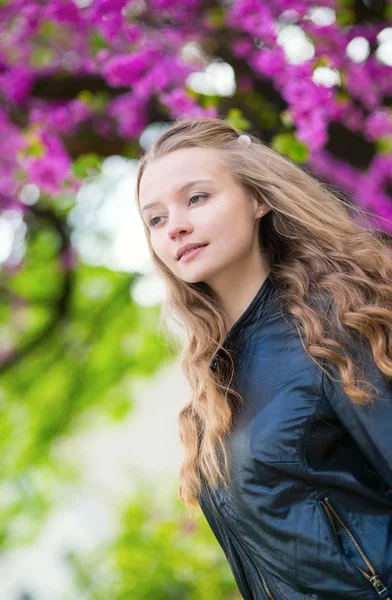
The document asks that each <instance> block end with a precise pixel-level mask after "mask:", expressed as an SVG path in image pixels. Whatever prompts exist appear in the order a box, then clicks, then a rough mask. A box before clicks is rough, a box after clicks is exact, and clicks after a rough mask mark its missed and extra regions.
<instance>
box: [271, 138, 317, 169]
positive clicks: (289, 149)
mask: <svg viewBox="0 0 392 600" xmlns="http://www.w3.org/2000/svg"><path fill="white" fill-rule="evenodd" d="M271 146H272V148H273V149H274V150H276V151H277V152H279V153H280V154H286V155H287V156H288V157H289V158H290V159H291V160H293V161H295V162H297V163H305V162H306V161H307V159H308V156H309V152H308V149H307V147H306V145H305V144H303V143H302V142H300V141H299V140H298V139H297V138H296V137H295V135H294V133H293V132H290V131H287V132H285V133H279V134H278V135H275V136H274V137H273V138H272V143H271Z"/></svg>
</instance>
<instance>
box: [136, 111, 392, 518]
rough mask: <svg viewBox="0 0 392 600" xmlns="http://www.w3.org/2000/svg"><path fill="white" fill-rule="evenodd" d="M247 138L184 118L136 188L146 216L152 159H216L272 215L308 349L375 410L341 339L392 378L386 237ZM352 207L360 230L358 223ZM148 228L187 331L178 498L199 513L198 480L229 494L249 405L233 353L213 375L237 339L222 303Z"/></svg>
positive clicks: (277, 268) (275, 255) (281, 272)
mask: <svg viewBox="0 0 392 600" xmlns="http://www.w3.org/2000/svg"><path fill="white" fill-rule="evenodd" d="M240 134H241V131H237V130H236V129H235V128H234V127H232V126H231V125H229V124H228V123H227V122H225V121H224V120H223V119H221V118H204V117H201V118H190V119H179V120H177V122H175V123H174V125H173V126H171V127H169V128H168V129H166V130H165V131H164V132H163V133H162V134H161V135H160V136H159V137H158V138H157V139H156V140H155V142H154V144H153V145H152V147H151V148H150V150H149V151H146V152H145V153H144V154H143V155H142V157H141V160H140V164H139V170H138V175H137V184H136V198H137V204H138V209H139V213H140V216H141V212H140V201H139V188H140V181H141V178H142V176H143V172H144V169H145V168H146V165H147V164H148V162H149V161H150V160H151V159H152V160H156V159H159V158H160V157H163V156H165V155H167V154H169V153H170V152H173V151H174V150H178V149H180V148H192V147H198V148H210V149H214V150H216V153H217V158H218V159H219V160H223V161H224V163H223V164H224V165H226V166H227V167H228V168H229V169H230V172H231V173H232V175H233V176H234V177H235V179H236V181H237V182H238V183H239V184H240V185H241V186H243V189H245V190H246V191H247V192H248V194H249V195H250V196H252V197H254V198H257V199H259V200H260V203H261V202H263V201H264V202H265V203H266V204H267V205H268V206H269V207H270V210H269V212H268V213H267V214H266V215H265V216H264V217H263V218H262V219H260V226H259V227H260V228H259V235H260V248H262V249H263V251H264V252H265V255H266V257H267V259H268V261H269V265H270V268H271V271H270V273H271V275H272V276H273V279H274V280H275V281H276V283H277V284H278V285H279V288H280V290H282V292H281V293H283V296H284V302H285V308H286V310H287V311H288V313H289V314H290V315H291V317H292V318H293V322H294V324H295V326H296V328H297V330H298V333H299V336H300V337H301V333H300V329H299V327H298V326H297V323H298V325H299V326H300V327H302V328H303V332H304V334H305V341H304V342H302V339H301V342H302V343H303V345H304V348H305V350H306V351H307V353H308V354H309V355H310V356H311V357H312V359H313V360H315V359H316V358H321V359H326V360H328V361H332V363H335V365H337V367H338V370H339V372H340V374H341V376H342V384H343V388H344V391H345V392H346V393H347V394H348V395H349V396H350V398H351V400H352V401H353V402H355V403H358V404H365V403H367V402H370V401H372V400H373V398H372V396H371V394H370V393H369V392H367V391H366V390H363V389H361V388H360V387H359V386H358V385H357V384H358V382H359V379H360V378H361V377H362V373H359V372H358V370H357V365H354V364H353V362H352V360H351V359H350V356H349V354H348V353H347V352H346V351H345V347H344V346H343V345H342V344H341V341H342V340H343V339H344V338H345V334H346V333H347V331H349V332H351V333H353V332H354V333H355V332H358V333H359V334H363V336H364V337H365V338H366V339H367V340H368V341H369V343H370V346H371V350H372V354H373V357H374V359H375V361H376V364H377V366H378V367H379V369H380V370H381V372H382V373H383V374H384V375H386V376H388V377H391V376H392V360H391V359H390V358H389V357H388V356H387V349H389V350H390V349H391V347H392V345H391V344H392V333H391V332H392V290H391V275H392V258H391V256H390V254H389V252H388V248H387V246H386V245H384V243H383V240H382V235H381V234H380V233H379V232H378V231H377V230H376V229H375V228H373V229H371V227H367V226H366V225H365V224H364V223H365V217H366V213H365V211H364V210H362V209H360V208H359V207H355V206H354V205H351V204H349V203H346V201H344V200H343V199H342V197H341V194H340V192H339V191H337V190H335V189H333V187H332V186H329V185H327V184H324V183H322V182H320V181H318V180H317V179H316V178H315V177H313V176H312V175H311V174H309V173H308V172H307V171H306V170H305V168H301V167H299V166H298V165H296V164H294V163H293V162H291V161H290V160H289V159H287V158H285V157H283V156H281V155H280V154H278V153H277V152H275V151H274V150H272V149H271V148H270V147H268V146H267V145H266V144H264V143H262V142H261V141H260V140H259V139H258V138H257V137H255V136H253V135H250V134H249V137H250V139H251V144H250V145H249V146H247V147H242V146H241V145H240V144H239V143H237V139H238V136H239V135H240ZM350 209H351V211H352V212H353V213H354V214H355V213H356V214H357V216H358V222H355V221H354V220H353V219H352V218H351V216H350V214H349V213H350ZM142 221H143V219H142ZM360 221H361V223H362V224H360ZM143 225H144V228H145V233H146V237H147V242H148V245H149V248H150V252H151V257H152V261H153V264H154V265H155V267H156V269H157V271H158V274H159V275H160V276H162V278H163V280H164V282H165V284H166V289H167V296H166V301H165V303H164V305H163V310H162V318H163V316H164V315H165V314H166V312H170V313H171V314H172V315H173V316H174V318H175V319H176V320H177V321H178V322H179V323H180V324H181V326H182V327H183V329H184V330H185V332H186V343H185V344H184V345H183V347H182V349H181V354H180V364H181V368H182V370H183V372H184V374H185V376H186V378H187V380H188V382H189V384H190V388H191V391H192V396H191V399H190V401H189V402H188V403H187V404H186V405H185V406H184V408H183V409H182V410H181V412H180V414H179V432H180V439H181V443H182V444H183V447H184V450H185V456H184V460H183V463H182V466H181V469H180V486H179V498H180V500H181V501H182V502H184V503H185V505H186V506H187V507H188V509H189V510H190V512H191V513H192V512H193V508H195V507H196V506H197V505H198V494H199V493H200V490H201V479H200V472H199V470H200V471H202V473H203V475H204V476H205V477H206V478H207V480H208V481H209V482H210V483H211V484H212V485H213V486H217V485H219V484H222V485H224V486H227V485H228V484H229V480H230V477H229V470H228V457H227V454H226V450H225V444H224V442H225V438H226V437H227V435H228V434H229V433H230V431H231V428H232V424H233V410H234V408H235V407H236V406H237V408H238V406H240V405H241V403H242V402H243V398H241V395H240V394H239V393H238V391H236V390H235V389H234V387H231V385H230V384H231V383H232V380H233V375H234V361H233V358H232V356H231V355H230V352H229V351H228V350H227V349H223V351H224V352H225V354H226V355H227V357H228V358H229V362H230V365H231V368H230V369H229V373H228V375H229V380H228V381H226V380H225V378H224V377H222V375H221V374H219V369H218V371H217V372H215V373H214V372H212V371H211V369H210V367H209V365H210V360H211V358H212V356H213V354H214V353H215V352H216V351H217V350H218V349H219V348H221V349H222V348H223V347H222V342H223V340H224V337H225V334H226V332H227V329H228V327H227V321H226V318H225V316H224V313H223V311H222V307H221V306H220V303H219V301H218V299H217V297H216V295H215V294H214V293H213V291H212V290H211V289H210V287H209V286H208V285H207V284H205V283H204V282H199V283H195V284H193V283H187V282H184V281H182V280H181V279H179V278H178V277H177V276H176V275H175V274H174V273H173V272H172V271H170V269H169V268H168V267H167V266H166V265H165V264H164V263H163V262H162V261H161V259H160V258H159V256H157V254H156V253H155V252H154V250H153V247H152V245H151V241H150V230H149V228H148V226H147V225H146V223H145V222H144V221H143ZM317 299H318V300H317ZM347 328H348V329H347ZM339 352H342V354H340V353H339ZM315 362H316V363H317V364H318V365H319V366H320V367H321V368H323V367H322V366H321V365H320V363H318V362H317V360H315ZM354 367H355V368H354ZM323 370H324V369H323ZM360 376H361V377H360ZM226 379H227V376H226ZM229 398H230V401H229ZM220 457H221V458H222V460H221V459H220Z"/></svg>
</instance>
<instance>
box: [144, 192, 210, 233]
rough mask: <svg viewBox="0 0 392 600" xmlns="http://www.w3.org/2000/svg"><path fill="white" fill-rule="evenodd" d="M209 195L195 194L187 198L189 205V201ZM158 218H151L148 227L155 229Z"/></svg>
mask: <svg viewBox="0 0 392 600" xmlns="http://www.w3.org/2000/svg"><path fill="white" fill-rule="evenodd" d="M209 195H210V194H195V195H194V196H191V197H190V198H189V203H191V201H192V200H193V199H194V198H208V196H209ZM197 204H198V203H197ZM160 218H161V217H152V218H151V219H150V220H149V221H148V224H149V225H150V227H156V226H157V225H159V222H158V223H154V221H155V219H160Z"/></svg>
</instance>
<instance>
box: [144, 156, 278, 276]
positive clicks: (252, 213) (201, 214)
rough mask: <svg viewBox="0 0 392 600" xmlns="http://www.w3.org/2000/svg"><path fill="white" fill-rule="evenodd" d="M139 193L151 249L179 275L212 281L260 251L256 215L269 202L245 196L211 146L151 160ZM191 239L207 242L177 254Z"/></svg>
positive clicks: (233, 272) (235, 271) (237, 271)
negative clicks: (186, 252) (260, 203)
mask: <svg viewBox="0 0 392 600" xmlns="http://www.w3.org/2000/svg"><path fill="white" fill-rule="evenodd" d="M244 151H245V149H244ZM196 180H197V182H195V181H196ZM139 197H140V207H141V210H142V214H143V219H144V220H145V222H146V223H147V224H148V227H149V230H150V235H151V244H152V247H153V249H154V251H155V253H156V254H157V255H158V256H159V258H160V259H161V260H162V262H163V263H165V265H166V266H167V267H168V268H169V269H170V270H171V271H172V272H173V273H174V274H175V275H176V276H177V277H179V278H180V279H182V280H183V281H186V282H188V283H197V282H200V281H203V282H206V283H208V284H210V285H211V286H212V287H214V282H215V281H216V282H217V281H218V280H220V279H221V278H222V276H223V277H225V276H230V275H231V276H233V277H236V276H238V275H239V274H240V273H241V268H242V266H245V265H247V264H249V259H250V258H251V255H252V253H260V249H259V244H258V225H259V222H258V219H259V218H260V217H261V215H260V210H261V209H263V210H264V213H263V214H266V213H267V212H268V209H269V207H268V206H267V205H265V204H263V205H259V204H257V202H256V200H254V199H251V198H249V196H248V195H247V194H246V192H245V191H244V190H243V189H242V188H241V187H240V186H239V185H238V184H237V183H236V181H235V179H234V178H233V177H232V175H231V173H230V172H229V171H228V169H227V168H225V167H224V166H223V165H222V164H221V163H220V162H219V160H218V158H217V155H216V152H215V151H214V150H211V149H204V148H183V149H180V150H176V151H174V152H171V153H170V154H168V155H166V156H164V157H162V158H159V159H157V160H154V161H151V162H150V163H149V164H148V166H147V167H146V169H145V171H144V173H143V176H142V179H141V182H140V189H139ZM152 203H154V206H149V207H148V206H147V205H150V204H152ZM193 243H195V244H207V245H206V246H205V247H204V248H202V249H201V250H199V251H197V252H196V253H194V254H189V255H188V257H186V255H185V256H184V257H183V258H182V259H180V260H179V259H178V257H177V252H178V251H179V249H180V248H181V247H182V246H185V245H186V244H193ZM251 262H252V261H251Z"/></svg>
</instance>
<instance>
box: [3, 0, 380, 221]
mask: <svg viewBox="0 0 392 600" xmlns="http://www.w3.org/2000/svg"><path fill="white" fill-rule="evenodd" d="M313 4H314V3H313V2H310V1H309V0H268V2H267V1H260V0H226V2H224V1H222V2H218V3H214V2H205V1H202V0H188V1H187V2H177V1H175V0H151V1H150V2H148V3H147V2H143V1H142V0H66V1H64V0H47V1H45V2H39V1H38V0H32V1H30V2H28V3H26V2H24V0H12V1H7V0H2V2H1V3H0V5H1V7H0V24H1V25H0V28H1V36H0V94H1V96H2V108H1V111H0V122H1V128H2V132H3V135H2V137H1V140H0V207H1V208H3V209H4V208H6V207H10V206H12V207H20V208H21V209H22V210H24V211H26V210H27V211H30V210H31V207H28V208H26V205H25V204H23V200H22V199H23V193H22V192H23V190H24V194H25V195H26V194H28V189H29V188H28V189H27V191H26V189H25V186H26V184H27V183H34V184H36V185H37V186H38V187H39V190H40V193H41V195H42V196H44V195H48V196H50V197H51V198H56V197H58V196H59V195H61V194H63V193H64V192H68V193H71V194H72V193H74V192H75V191H76V190H77V188H78V186H79V185H80V182H81V178H82V177H83V175H85V174H86V173H88V172H91V169H94V168H95V167H98V166H99V157H102V156H105V155H107V154H110V153H111V154H113V153H117V154H119V153H121V154H125V155H131V156H137V151H138V139H139V137H140V135H141V133H142V132H143V130H144V129H145V128H146V127H147V126H148V125H149V124H150V123H151V122H154V121H162V120H165V119H167V117H169V118H171V119H175V118H177V117H178V116H192V115H207V116H217V115H218V114H222V113H223V114H227V116H228V118H231V119H232V120H234V121H236V125H238V126H242V127H243V128H244V129H248V128H249V127H251V128H252V131H255V132H256V133H259V134H260V136H261V137H262V138H263V139H265V140H266V141H270V142H271V143H272V144H273V145H274V147H276V149H278V151H281V152H284V153H287V154H289V155H290V156H291V157H292V158H293V159H295V160H298V161H301V162H307V163H308V164H309V166H311V167H312V169H313V170H314V171H316V173H318V174H319V175H320V176H321V177H323V178H326V179H328V180H330V181H331V182H332V183H334V184H336V185H338V186H339V187H341V188H342V189H343V190H345V191H346V192H348V193H349V194H350V196H351V197H352V198H353V199H354V200H355V201H356V202H357V203H358V204H360V205H363V206H365V207H366V208H368V209H370V210H371V211H372V212H373V213H374V214H375V215H376V216H380V217H382V218H386V219H389V218H390V217H391V206H392V205H391V198H390V194H388V189H387V188H388V177H390V173H391V170H392V169H391V161H392V157H391V154H392V152H391V147H392V144H391V135H392V118H391V112H390V109H388V101H389V100H390V99H391V95H392V77H391V64H392V59H391V41H390V36H391V29H390V28H387V22H388V18H389V17H390V16H391V12H392V10H391V8H392V7H391V5H390V4H385V5H383V4H382V3H381V2H374V3H371V2H366V4H365V3H363V2H355V1H354V0H326V1H325V2H323V4H322V7H321V8H320V7H318V8H314V7H313ZM290 32H291V36H293V35H294V34H295V35H296V36H297V37H296V38H294V40H295V42H296V43H297V56H294V59H293V55H292V52H291V53H290V49H289V48H288V46H287V39H288V38H289V37H290ZM299 33H300V34H301V35H302V38H300V37H298V34H299ZM285 40H286V43H285ZM298 44H302V48H303V51H302V55H301V53H298ZM382 47H383V48H384V51H383V52H382ZM219 61H225V62H226V63H227V64H229V65H231V66H232V68H233V69H234V72H235V76H236V85H237V87H236V91H235V93H234V94H232V95H231V97H229V98H227V97H224V96H222V95H219V94H217V93H198V92H195V91H194V89H192V87H191V85H190V82H191V81H192V78H191V75H192V74H195V72H200V70H203V69H205V68H206V67H208V66H209V65H210V64H211V63H214V62H215V63H216V62H219ZM34 189H35V188H34ZM21 193H22V199H21ZM380 226H381V227H382V228H384V229H385V230H387V231H389V230H390V228H391V227H392V225H391V224H388V223H386V222H385V221H381V222H380Z"/></svg>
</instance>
